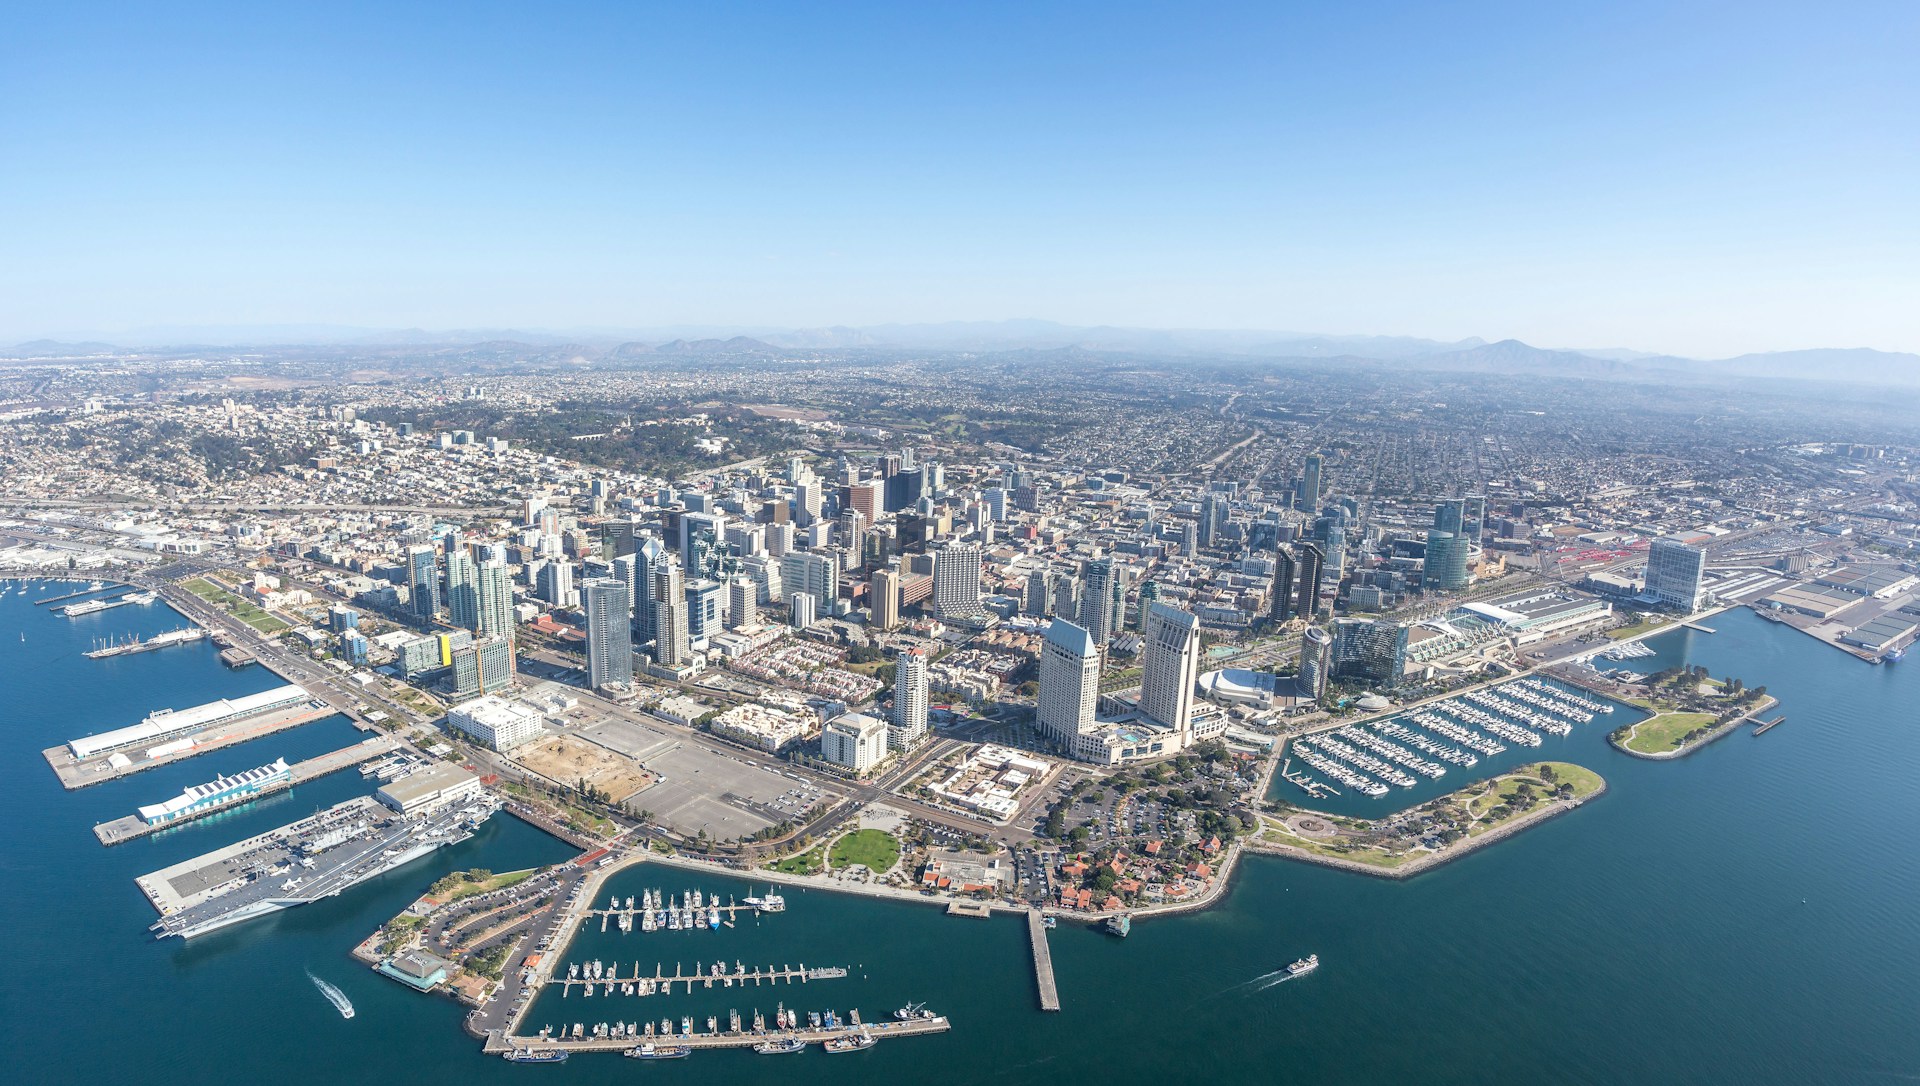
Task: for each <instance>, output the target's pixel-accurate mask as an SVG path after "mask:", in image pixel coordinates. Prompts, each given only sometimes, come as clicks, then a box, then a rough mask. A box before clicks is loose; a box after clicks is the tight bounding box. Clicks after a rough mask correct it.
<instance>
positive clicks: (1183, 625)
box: [1140, 600, 1200, 732]
mask: <svg viewBox="0 0 1920 1086" xmlns="http://www.w3.org/2000/svg"><path fill="white" fill-rule="evenodd" d="M1144 640H1145V642H1146V645H1145V647H1144V648H1143V649H1142V650H1141V660H1140V668H1141V671H1140V712H1141V713H1143V714H1144V715H1146V716H1147V717H1148V718H1149V719H1152V720H1154V721H1157V722H1159V723H1161V724H1164V725H1166V726H1167V727H1169V728H1173V729H1175V730H1176V731H1181V732H1185V731H1187V730H1188V729H1190V728H1191V727H1192V726H1193V687H1194V684H1195V683H1197V682H1199V681H1200V619H1199V617H1198V616H1196V615H1195V614H1193V612H1191V611H1183V610H1181V609H1180V608H1178V607H1175V606H1174V605H1172V604H1170V603H1164V602H1160V601H1157V600H1156V601H1155V602H1154V604H1153V606H1152V609H1151V610H1150V611H1149V612H1148V614H1147V633H1146V637H1145V638H1144Z"/></svg>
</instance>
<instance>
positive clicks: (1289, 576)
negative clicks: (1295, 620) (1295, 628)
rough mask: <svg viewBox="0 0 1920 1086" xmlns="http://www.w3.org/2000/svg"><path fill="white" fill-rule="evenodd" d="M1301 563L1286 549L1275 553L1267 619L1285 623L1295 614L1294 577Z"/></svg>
mask: <svg viewBox="0 0 1920 1086" xmlns="http://www.w3.org/2000/svg"><path fill="white" fill-rule="evenodd" d="M1298 564H1299V563H1297V562H1295V561H1294V560H1293V555H1291V554H1288V553H1287V552H1286V550H1285V549H1284V548H1279V547H1276V548H1274V552H1273V587H1272V589H1271V590H1270V591H1269V592H1268V595H1267V617H1268V618H1270V619H1272V620H1273V621H1275V622H1285V621H1286V620H1287V619H1288V618H1289V617H1291V616H1292V614H1293V575H1294V568H1295V567H1296V566H1297V565H1298Z"/></svg>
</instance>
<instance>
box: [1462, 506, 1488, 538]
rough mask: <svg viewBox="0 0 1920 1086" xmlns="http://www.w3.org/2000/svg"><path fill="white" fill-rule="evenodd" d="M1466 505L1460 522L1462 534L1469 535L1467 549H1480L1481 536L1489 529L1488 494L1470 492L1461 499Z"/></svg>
mask: <svg viewBox="0 0 1920 1086" xmlns="http://www.w3.org/2000/svg"><path fill="white" fill-rule="evenodd" d="M1460 501H1461V503H1462V504H1463V505H1464V506H1465V509H1464V511H1463V513H1462V518H1461V522H1460V534H1462V535H1464V536H1466V537H1467V550H1469V551H1477V550H1479V549H1480V536H1481V534H1482V533H1484V532H1485V531H1486V530H1487V496H1486V495H1485V494H1469V495H1467V496H1466V497H1464V498H1462V499H1460Z"/></svg>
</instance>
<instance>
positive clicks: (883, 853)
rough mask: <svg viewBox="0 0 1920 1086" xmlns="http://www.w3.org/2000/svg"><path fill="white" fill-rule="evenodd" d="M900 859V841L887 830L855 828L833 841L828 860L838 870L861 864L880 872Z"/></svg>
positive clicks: (877, 872) (876, 872) (875, 872)
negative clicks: (831, 851)
mask: <svg viewBox="0 0 1920 1086" xmlns="http://www.w3.org/2000/svg"><path fill="white" fill-rule="evenodd" d="M899 861H900V841H899V839H898V838H896V837H894V835H893V834H890V833H888V832H887V831H885V830H855V831H853V832H852V833H850V834H847V835H846V836H845V837H842V838H841V839H839V840H838V841H835V842H834V843H833V854H832V855H831V856H830V857H829V858H828V862H829V863H831V864H832V865H833V868H834V870H836V871H838V870H839V869H841V868H843V867H851V866H853V865H854V864H861V865H863V866H865V867H866V868H867V870H869V871H872V872H873V873H874V874H876V875H877V874H879V873H881V872H883V871H886V870H888V869H889V868H891V867H892V866H893V865H894V864H896V863H898V862H899Z"/></svg>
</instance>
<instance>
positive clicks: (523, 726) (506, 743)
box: [447, 694, 542, 751]
mask: <svg viewBox="0 0 1920 1086" xmlns="http://www.w3.org/2000/svg"><path fill="white" fill-rule="evenodd" d="M447 726H448V727H450V728H452V729H453V730H454V731H457V732H460V733H461V734H463V735H466V736H468V737H470V738H472V739H473V740H474V741H475V742H478V743H483V744H485V745H486V746H487V747H489V748H491V749H493V750H500V751H506V750H512V749H513V748H515V747H517V746H519V745H521V744H522V743H527V742H531V741H532V740H535V739H538V738H540V736H541V734H542V729H541V727H540V714H539V713H536V712H534V711H533V710H532V709H529V708H527V707H526V706H524V705H521V704H518V703H517V702H511V701H508V700H507V699H505V698H501V697H495V696H493V695H491V694H489V695H487V696H486V697H483V698H475V699H473V700H472V701H469V702H466V703H465V704H462V705H456V706H454V707H453V708H452V709H449V710H447Z"/></svg>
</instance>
